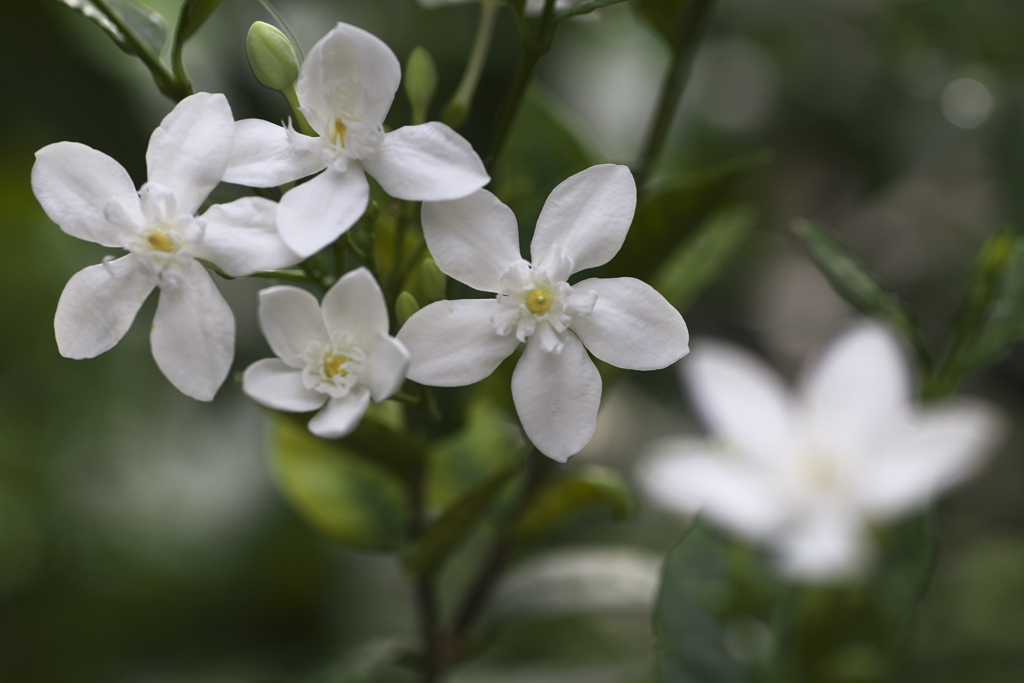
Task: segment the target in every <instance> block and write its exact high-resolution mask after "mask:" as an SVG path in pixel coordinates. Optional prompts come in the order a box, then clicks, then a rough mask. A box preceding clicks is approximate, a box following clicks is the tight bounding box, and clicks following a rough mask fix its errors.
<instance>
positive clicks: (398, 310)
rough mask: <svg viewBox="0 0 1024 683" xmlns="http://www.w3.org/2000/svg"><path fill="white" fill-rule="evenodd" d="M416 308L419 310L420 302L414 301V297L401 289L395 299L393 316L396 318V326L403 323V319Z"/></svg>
mask: <svg viewBox="0 0 1024 683" xmlns="http://www.w3.org/2000/svg"><path fill="white" fill-rule="evenodd" d="M418 310H420V303H419V302H418V301H416V297H415V296H413V295H412V294H410V293H409V292H407V291H405V290H402V292H401V293H400V294H399V295H398V298H397V299H396V300H395V318H396V319H397V320H398V326H399V327H401V326H402V325H404V324H405V321H406V320H408V319H409V318H411V317H412V316H413V314H414V313H416V311H418Z"/></svg>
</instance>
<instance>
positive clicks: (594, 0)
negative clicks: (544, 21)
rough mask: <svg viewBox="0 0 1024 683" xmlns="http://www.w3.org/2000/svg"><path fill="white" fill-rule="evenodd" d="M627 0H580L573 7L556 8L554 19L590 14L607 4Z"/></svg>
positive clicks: (615, 3)
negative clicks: (584, 0) (582, 0)
mask: <svg viewBox="0 0 1024 683" xmlns="http://www.w3.org/2000/svg"><path fill="white" fill-rule="evenodd" d="M626 1H627V0H587V2H581V3H579V4H578V5H576V6H575V7H569V8H567V9H563V10H557V11H556V13H555V18H556V19H567V18H568V17H576V16H579V15H581V14H590V13H591V12H593V11H594V10H597V9H601V8H602V7H607V6H608V5H618V4H619V3H620V2H626Z"/></svg>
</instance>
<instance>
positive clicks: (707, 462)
mask: <svg viewBox="0 0 1024 683" xmlns="http://www.w3.org/2000/svg"><path fill="white" fill-rule="evenodd" d="M640 477H641V478H640V482H641V484H642V485H643V487H644V490H645V491H646V492H647V493H648V494H649V495H650V496H651V498H653V499H654V501H655V502H657V503H658V504H660V505H662V506H663V507H666V508H668V509H671V510H676V511H679V512H683V513H689V514H692V513H695V512H698V511H699V512H700V513H701V514H702V515H704V516H706V517H707V518H708V519H710V520H711V521H712V522H714V523H715V524H718V525H720V526H722V527H723V528H725V529H727V530H729V531H731V532H733V533H736V534H739V535H741V536H745V537H747V538H751V539H758V538H764V537H765V536H766V535H768V534H771V533H773V532H774V531H775V530H776V529H778V527H779V525H780V524H782V522H783V521H785V519H786V515H787V513H788V509H787V505H786V501H785V499H784V498H783V497H782V496H781V495H780V491H778V490H777V489H776V488H774V487H773V486H772V481H773V480H772V479H771V478H770V474H769V473H768V472H765V471H764V470H762V469H761V468H759V467H757V466H756V465H753V464H749V463H742V462H736V461H735V460H729V459H727V458H725V457H723V456H722V455H721V454H720V453H718V452H717V451H716V450H715V448H714V447H713V446H712V445H711V444H710V443H709V442H699V441H694V440H692V439H674V440H670V441H664V442H661V443H659V444H658V445H657V446H655V448H654V449H653V450H652V453H651V456H650V457H649V459H647V460H646V461H645V462H644V464H643V465H642V466H641V469H640Z"/></svg>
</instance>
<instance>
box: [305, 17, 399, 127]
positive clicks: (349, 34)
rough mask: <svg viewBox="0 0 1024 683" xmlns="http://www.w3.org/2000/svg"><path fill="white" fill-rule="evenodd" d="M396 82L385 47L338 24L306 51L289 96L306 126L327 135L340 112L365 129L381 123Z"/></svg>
mask: <svg viewBox="0 0 1024 683" xmlns="http://www.w3.org/2000/svg"><path fill="white" fill-rule="evenodd" d="M401 80H402V67H401V66H400V65H399V63H398V58H397V57H395V53H394V52H392V51H391V48H389V47H388V46H387V45H386V44H385V43H384V42H383V41H382V40H381V39H380V38H378V37H377V36H375V35H373V34H372V33H368V32H367V31H364V30H363V29H361V28H356V27H355V26H350V25H349V24H342V23H339V24H338V25H337V26H335V27H334V28H333V29H332V30H331V31H330V32H329V33H328V34H327V35H326V36H324V37H323V38H321V39H320V40H319V42H317V44H316V45H314V46H313V49H312V50H310V51H309V55H307V57H306V61H304V62H303V63H302V68H301V69H300V70H299V79H298V81H296V83H295V92H296V94H297V95H298V98H299V103H300V104H301V105H302V110H303V112H304V113H305V114H306V118H307V119H308V121H309V124H310V125H311V126H312V127H313V129H314V130H316V132H317V133H319V134H320V135H321V136H323V137H327V133H328V129H327V127H328V124H329V123H331V122H332V121H333V119H334V117H335V116H336V114H337V113H338V111H339V110H340V109H345V110H347V111H348V113H349V114H350V115H352V116H354V117H355V118H356V119H357V120H359V121H361V122H363V123H365V124H368V125H377V124H381V123H383V122H384V117H386V116H387V115H388V110H390V109H391V102H392V101H393V100H394V99H395V93H396V92H397V91H398V84H399V83H400V82H401Z"/></svg>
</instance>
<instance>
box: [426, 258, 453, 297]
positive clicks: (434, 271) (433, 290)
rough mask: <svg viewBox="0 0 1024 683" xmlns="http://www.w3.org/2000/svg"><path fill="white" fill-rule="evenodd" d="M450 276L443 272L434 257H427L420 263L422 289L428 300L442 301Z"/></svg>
mask: <svg viewBox="0 0 1024 683" xmlns="http://www.w3.org/2000/svg"><path fill="white" fill-rule="evenodd" d="M447 284H448V278H447V277H445V274H444V273H442V272H441V269H440V268H438V267H437V264H436V263H434V259H432V258H429V257H427V258H425V259H423V263H421V264H420V291H421V292H422V294H423V298H424V300H426V301H440V300H441V299H444V298H445V297H446V296H447V294H446V293H445V288H446V285H447Z"/></svg>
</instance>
